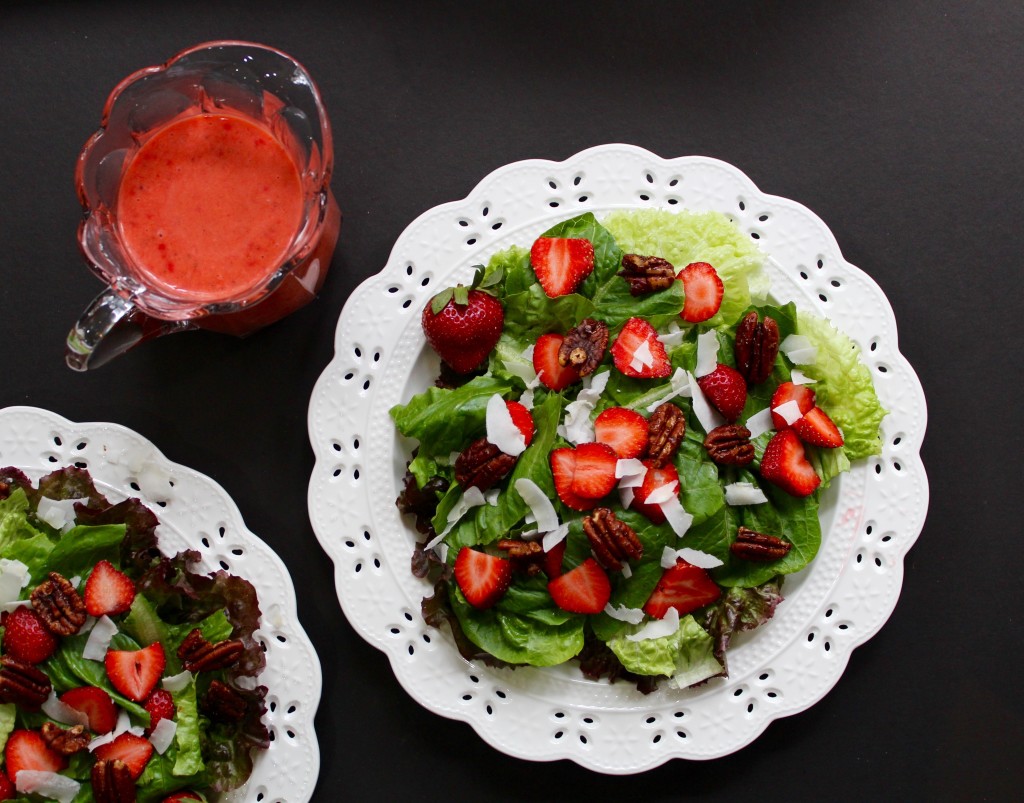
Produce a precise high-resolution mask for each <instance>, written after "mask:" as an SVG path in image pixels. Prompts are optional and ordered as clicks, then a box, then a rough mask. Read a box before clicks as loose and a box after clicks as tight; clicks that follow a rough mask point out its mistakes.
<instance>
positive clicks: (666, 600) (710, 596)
mask: <svg viewBox="0 0 1024 803" xmlns="http://www.w3.org/2000/svg"><path fill="white" fill-rule="evenodd" d="M721 595H722V589H720V588H719V587H718V584H717V583H715V581H714V580H712V579H711V576H710V575H709V574H708V573H707V572H706V571H705V570H704V569H701V568H700V567H698V566H694V565H692V564H690V563H687V562H686V561H685V560H682V559H679V560H677V561H676V563H675V565H674V566H671V567H670V568H668V569H666V570H665V573H664V574H663V575H662V576H661V579H660V580H659V581H658V585H656V586H655V587H654V591H653V593H652V594H651V596H650V597H648V599H647V603H646V604H645V605H644V612H645V613H646V614H648V615H649V616H653V617H654V618H655V619H664V618H665V614H666V613H668V610H669V608H675V609H676V610H677V611H678V612H679V615H680V616H685V615H686V614H688V613H692V612H693V611H695V610H697V609H698V608H703V607H704V606H705V605H708V604H710V603H712V602H714V601H715V600H716V599H718V598H719V597H720V596H721Z"/></svg>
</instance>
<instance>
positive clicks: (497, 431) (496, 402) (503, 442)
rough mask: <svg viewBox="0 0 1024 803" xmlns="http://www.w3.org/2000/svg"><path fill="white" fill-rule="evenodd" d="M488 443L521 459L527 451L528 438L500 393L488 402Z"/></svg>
mask: <svg viewBox="0 0 1024 803" xmlns="http://www.w3.org/2000/svg"><path fill="white" fill-rule="evenodd" d="M487 442H488V443H492V444H494V445H495V446H497V447H498V448H499V449H501V451H503V452H504V453H505V454H507V455H511V456H512V457H519V455H521V454H522V453H523V452H524V451H525V450H526V438H525V437H524V436H523V433H522V430H520V429H519V427H517V426H516V423H515V421H513V420H512V413H510V412H509V411H508V405H507V404H505V400H504V399H503V398H501V394H499V393H495V394H494V395H493V396H491V398H489V399H488V400H487Z"/></svg>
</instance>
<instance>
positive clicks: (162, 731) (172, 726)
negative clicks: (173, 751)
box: [149, 719, 178, 755]
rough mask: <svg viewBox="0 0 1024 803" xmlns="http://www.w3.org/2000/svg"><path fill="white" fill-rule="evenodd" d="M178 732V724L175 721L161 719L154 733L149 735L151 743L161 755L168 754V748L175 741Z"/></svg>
mask: <svg viewBox="0 0 1024 803" xmlns="http://www.w3.org/2000/svg"><path fill="white" fill-rule="evenodd" d="M177 730H178V723H177V722H175V721H174V720H173V719H161V720H160V721H159V722H157V723H156V727H155V728H153V732H152V733H151V734H150V735H149V743H150V744H151V745H153V749H154V750H156V752H158V753H159V754H160V755H163V754H164V753H165V752H167V748H168V747H170V746H171V742H173V741H174V734H175V732H176V731H177Z"/></svg>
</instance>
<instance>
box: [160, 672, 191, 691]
mask: <svg viewBox="0 0 1024 803" xmlns="http://www.w3.org/2000/svg"><path fill="white" fill-rule="evenodd" d="M191 682H192V673H191V672H189V671H188V670H187V669H186V670H185V671H184V672H179V673H178V674H177V675H170V676H168V677H165V678H164V679H163V680H161V681H160V685H161V686H163V687H164V689H165V690H166V691H181V690H182V689H184V688H187V687H188V684H189V683H191Z"/></svg>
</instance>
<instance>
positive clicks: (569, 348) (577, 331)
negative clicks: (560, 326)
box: [558, 318, 608, 376]
mask: <svg viewBox="0 0 1024 803" xmlns="http://www.w3.org/2000/svg"><path fill="white" fill-rule="evenodd" d="M607 348H608V324H606V323H605V322H604V321H598V320H595V319H593V318H584V319H583V320H582V321H580V322H579V323H578V324H577V325H576V326H574V327H573V328H572V329H570V330H569V331H568V332H566V335H565V339H564V340H562V345H561V346H560V347H559V349H558V364H559V365H571V366H572V367H573V368H575V369H576V371H577V372H578V373H579V375H580V376H589V375H590V374H592V373H594V369H595V368H597V366H598V365H599V364H600V363H601V359H602V358H603V357H604V352H605V349H607Z"/></svg>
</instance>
